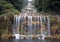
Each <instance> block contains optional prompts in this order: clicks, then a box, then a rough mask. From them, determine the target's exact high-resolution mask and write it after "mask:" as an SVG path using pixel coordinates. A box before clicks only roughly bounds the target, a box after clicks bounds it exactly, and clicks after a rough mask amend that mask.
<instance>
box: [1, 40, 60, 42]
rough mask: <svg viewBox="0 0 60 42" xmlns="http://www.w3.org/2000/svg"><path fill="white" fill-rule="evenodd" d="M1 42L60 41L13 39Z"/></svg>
mask: <svg viewBox="0 0 60 42" xmlns="http://www.w3.org/2000/svg"><path fill="white" fill-rule="evenodd" d="M0 42H60V40H39V39H22V40H21V39H19V40H16V39H11V40H0Z"/></svg>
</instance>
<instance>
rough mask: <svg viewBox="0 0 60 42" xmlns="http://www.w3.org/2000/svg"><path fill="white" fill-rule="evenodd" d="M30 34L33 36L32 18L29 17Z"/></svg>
mask: <svg viewBox="0 0 60 42" xmlns="http://www.w3.org/2000/svg"><path fill="white" fill-rule="evenodd" d="M28 34H29V35H32V16H28Z"/></svg>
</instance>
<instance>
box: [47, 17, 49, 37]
mask: <svg viewBox="0 0 60 42" xmlns="http://www.w3.org/2000/svg"><path fill="white" fill-rule="evenodd" d="M47 20H48V24H47V25H48V36H50V18H49V16H47Z"/></svg>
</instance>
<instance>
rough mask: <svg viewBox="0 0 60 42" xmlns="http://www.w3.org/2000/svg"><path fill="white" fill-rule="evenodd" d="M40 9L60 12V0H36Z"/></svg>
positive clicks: (36, 4)
mask: <svg viewBox="0 0 60 42" xmlns="http://www.w3.org/2000/svg"><path fill="white" fill-rule="evenodd" d="M35 6H36V8H37V9H38V11H43V12H54V13H58V14H59V13H60V8H59V7H60V1H59V0H35Z"/></svg>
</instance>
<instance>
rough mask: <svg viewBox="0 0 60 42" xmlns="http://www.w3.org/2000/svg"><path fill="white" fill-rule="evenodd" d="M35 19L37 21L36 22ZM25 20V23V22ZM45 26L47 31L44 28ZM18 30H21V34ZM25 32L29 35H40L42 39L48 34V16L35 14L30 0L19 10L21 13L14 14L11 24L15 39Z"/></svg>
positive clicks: (22, 35) (23, 35)
mask: <svg viewBox="0 0 60 42" xmlns="http://www.w3.org/2000/svg"><path fill="white" fill-rule="evenodd" d="M26 18H27V19H26ZM37 21H38V22H39V23H38V24H37ZM25 22H27V23H26V24H25ZM35 22H36V23H35ZM26 25H27V26H26ZM46 25H47V26H46ZM20 27H21V28H20ZM33 28H34V29H33ZM46 28H47V32H46V30H45V29H46ZM38 29H39V30H38ZM19 30H21V34H20V32H19ZM26 30H27V32H26ZM37 30H38V31H37ZM23 33H24V34H23ZM25 33H27V34H28V35H30V36H29V37H31V35H33V36H34V35H39V36H42V39H44V38H45V37H46V36H47V35H48V36H50V17H49V16H40V15H36V10H35V8H34V6H33V5H32V0H28V4H27V6H26V8H25V9H24V10H23V11H22V12H21V14H19V15H15V16H14V24H13V34H14V36H15V37H16V39H19V38H21V37H26V34H25ZM39 36H38V37H39Z"/></svg>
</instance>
